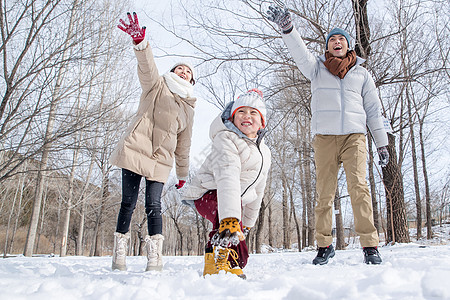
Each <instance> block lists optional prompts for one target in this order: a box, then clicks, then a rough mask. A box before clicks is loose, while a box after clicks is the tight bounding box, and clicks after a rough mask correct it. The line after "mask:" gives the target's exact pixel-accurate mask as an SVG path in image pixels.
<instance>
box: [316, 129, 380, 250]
mask: <svg viewBox="0 0 450 300" xmlns="http://www.w3.org/2000/svg"><path fill="white" fill-rule="evenodd" d="M313 146H314V151H315V154H314V158H315V162H316V177H317V179H316V191H317V194H318V197H317V203H316V208H315V213H316V240H317V244H318V246H319V247H327V246H329V245H331V244H332V242H333V237H332V235H331V229H332V228H331V227H332V221H333V219H332V218H333V200H334V197H335V192H336V186H337V176H338V171H339V168H340V164H341V162H342V163H343V165H344V171H345V175H346V178H347V190H348V192H349V194H350V199H351V203H352V209H353V216H354V221H355V231H356V233H357V234H358V235H359V236H360V243H361V246H362V247H375V246H378V242H379V240H378V233H377V230H376V228H375V226H374V225H373V212H372V200H371V197H370V193H369V187H368V186H367V182H366V159H367V158H366V137H365V136H364V134H362V133H355V134H349V135H316V136H315V137H314V143H313Z"/></svg>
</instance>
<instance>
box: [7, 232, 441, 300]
mask: <svg viewBox="0 0 450 300" xmlns="http://www.w3.org/2000/svg"><path fill="white" fill-rule="evenodd" d="M441 230H442V233H443V234H444V235H445V236H446V237H442V236H441V237H438V238H437V239H435V240H433V241H432V242H429V241H426V242H424V241H418V242H415V243H410V244H396V245H394V246H384V247H380V248H379V249H380V253H381V255H382V258H383V264H382V265H379V266H374V265H365V264H364V263H363V262H362V259H363V258H362V251H361V250H360V249H356V248H355V249H349V250H342V251H336V256H335V257H334V258H333V259H332V260H331V261H330V263H329V264H328V265H324V266H315V265H312V264H311V261H312V259H313V258H314V256H315V254H316V253H315V251H304V252H280V253H267V254H253V255H251V256H250V259H249V263H248V265H247V267H246V268H245V269H244V272H245V274H246V275H247V280H242V279H240V278H238V277H236V276H234V275H228V274H219V275H216V276H207V277H206V278H203V276H202V270H203V257H200V256H185V257H175V256H172V257H165V258H164V259H165V261H164V270H163V272H144V269H145V266H146V258H145V257H128V261H127V262H128V271H126V272H120V271H114V272H112V271H111V269H110V266H111V257H79V256H78V257H64V258H60V257H49V256H48V257H46V256H43V257H33V258H28V257H20V256H19V257H13V258H7V259H0V299H8V300H9V299H27V300H28V299H46V300H51V299H64V300H70V299H93V300H94V299H95V300H98V299H102V300H103V299H105V300H106V299H136V300H137V299H145V300H149V299H183V300H187V299H370V300H373V299H450V240H449V239H448V235H449V233H450V232H449V231H450V226H448V225H447V226H446V227H444V228H442V229H441Z"/></svg>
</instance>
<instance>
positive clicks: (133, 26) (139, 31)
mask: <svg viewBox="0 0 450 300" xmlns="http://www.w3.org/2000/svg"><path fill="white" fill-rule="evenodd" d="M127 16H128V19H129V20H130V25H127V24H126V23H125V21H124V20H122V19H120V20H119V22H120V23H122V25H123V26H122V25H117V27H119V29H121V30H122V31H124V32H126V33H128V34H129V35H130V36H131V38H132V39H133V41H134V42H135V43H136V45H137V44H139V43H140V42H142V41H143V40H144V37H145V26H144V27H142V28H141V27H140V26H139V21H138V17H137V15H136V13H135V12H133V17H134V20H133V18H132V17H131V14H130V13H129V12H127Z"/></svg>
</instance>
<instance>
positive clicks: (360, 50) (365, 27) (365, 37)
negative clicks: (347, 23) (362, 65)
mask: <svg viewBox="0 0 450 300" xmlns="http://www.w3.org/2000/svg"><path fill="white" fill-rule="evenodd" d="M367 2H368V0H352V3H353V16H354V18H355V25H356V45H355V52H356V54H357V55H358V56H360V57H362V58H365V59H367V58H368V57H369V56H370V53H371V51H372V48H371V47H370V42H369V41H370V27H369V18H368V16H367Z"/></svg>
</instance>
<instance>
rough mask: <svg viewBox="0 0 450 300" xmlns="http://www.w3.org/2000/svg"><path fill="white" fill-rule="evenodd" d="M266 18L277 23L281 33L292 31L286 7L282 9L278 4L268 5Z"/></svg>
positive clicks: (289, 15)
mask: <svg viewBox="0 0 450 300" xmlns="http://www.w3.org/2000/svg"><path fill="white" fill-rule="evenodd" d="M267 18H268V19H269V20H270V21H272V22H274V23H275V24H277V25H278V26H279V27H280V29H281V32H283V33H289V32H291V31H292V28H294V26H293V25H292V20H291V14H290V13H289V10H288V9H287V8H285V9H284V10H283V9H282V8H280V7H278V6H269V10H268V11H267Z"/></svg>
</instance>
